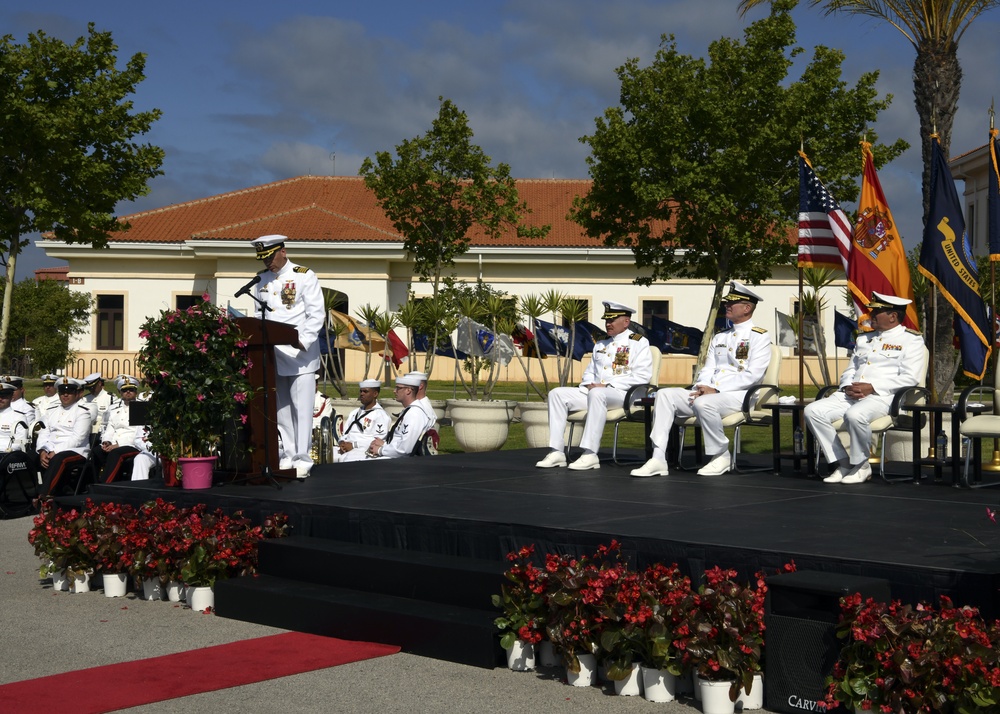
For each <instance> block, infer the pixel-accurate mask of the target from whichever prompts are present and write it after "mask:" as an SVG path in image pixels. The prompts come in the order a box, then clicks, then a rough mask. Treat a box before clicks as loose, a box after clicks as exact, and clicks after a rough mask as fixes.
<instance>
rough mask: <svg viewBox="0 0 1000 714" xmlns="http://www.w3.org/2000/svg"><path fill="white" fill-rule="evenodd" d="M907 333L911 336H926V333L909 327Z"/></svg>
mask: <svg viewBox="0 0 1000 714" xmlns="http://www.w3.org/2000/svg"><path fill="white" fill-rule="evenodd" d="M906 331H907V332H909V333H910V334H911V335H920V336H921V337H923V336H924V333H923V332H921V331H920V330H911V329H910V328H909V327H907V328H906Z"/></svg>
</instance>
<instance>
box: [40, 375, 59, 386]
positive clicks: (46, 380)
mask: <svg viewBox="0 0 1000 714" xmlns="http://www.w3.org/2000/svg"><path fill="white" fill-rule="evenodd" d="M57 379H59V375H58V374H43V375H42V384H55V383H56V380H57Z"/></svg>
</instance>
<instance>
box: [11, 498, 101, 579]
mask: <svg viewBox="0 0 1000 714" xmlns="http://www.w3.org/2000/svg"><path fill="white" fill-rule="evenodd" d="M39 507H40V511H39V514H38V515H37V516H35V518H34V521H33V525H32V528H31V530H30V531H29V532H28V542H29V543H31V544H32V545H33V546H34V547H35V554H36V555H38V556H39V557H40V558H41V559H42V567H41V569H40V570H39V577H42V578H44V577H45V576H46V575H52V582H53V587H54V588H55V589H63V588H62V587H61V584H60V585H57V583H61V581H62V578H63V577H65V579H66V581H67V582H68V585H69V588H70V590H72V591H73V592H78V593H80V592H89V591H90V576H91V575H93V573H94V568H95V567H96V562H97V561H96V556H95V551H96V544H95V537H94V531H93V529H92V528H91V523H90V519H89V518H87V516H86V514H85V512H81V511H78V510H77V509H75V508H71V509H67V510H60V509H59V508H58V506H56V504H55V502H54V501H52V500H51V499H48V500H44V501H42V502H41V503H40V504H39ZM91 507H92V504H91V501H90V499H87V501H86V502H85V506H84V509H85V510H86V509H89V508H91Z"/></svg>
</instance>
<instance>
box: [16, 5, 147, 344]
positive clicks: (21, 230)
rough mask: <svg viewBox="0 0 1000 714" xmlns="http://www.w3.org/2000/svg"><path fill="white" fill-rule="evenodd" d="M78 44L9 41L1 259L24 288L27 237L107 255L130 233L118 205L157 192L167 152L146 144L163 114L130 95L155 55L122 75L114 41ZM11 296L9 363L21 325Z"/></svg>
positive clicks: (92, 37)
mask: <svg viewBox="0 0 1000 714" xmlns="http://www.w3.org/2000/svg"><path fill="white" fill-rule="evenodd" d="M87 33H88V34H87V37H85V38H84V37H81V38H79V39H77V40H76V42H74V43H73V44H71V45H70V44H67V43H65V42H63V41H62V40H58V39H55V38H53V37H49V36H48V35H46V34H45V33H43V32H41V31H39V32H37V33H33V34H30V35H29V36H28V41H27V43H25V44H15V42H14V39H13V37H12V36H10V35H6V36H4V37H2V38H0V107H2V110H0V253H2V256H0V259H5V263H6V268H7V273H6V275H7V280H6V285H7V286H11V285H14V284H15V283H14V276H15V267H16V264H17V256H18V253H20V251H21V249H22V248H24V247H25V246H26V245H28V242H29V241H28V239H27V238H26V237H25V236H26V235H27V234H29V233H32V232H35V231H51V232H52V233H53V234H54V235H55V237H56V238H57V239H59V240H63V241H66V242H68V243H89V244H90V245H93V246H94V247H96V248H103V247H105V246H106V245H107V242H108V233H109V232H111V231H120V230H122V229H124V228H127V227H128V226H127V224H123V223H121V222H119V220H118V219H117V218H116V217H115V215H114V210H115V205H116V204H117V203H118V202H119V201H127V200H131V199H134V198H136V197H137V196H141V195H144V194H146V193H147V192H148V187H147V182H148V181H149V179H151V178H152V177H154V176H156V175H158V174H160V173H162V172H161V171H160V165H161V164H162V163H163V151H162V150H161V149H160V148H158V147H155V146H152V145H149V144H139V143H137V142H136V136H137V135H140V134H144V133H146V132H147V131H149V128H150V126H151V125H152V123H153V122H154V121H155V120H156V119H157V118H159V116H160V111H159V110H156V109H154V110H150V111H145V112H133V111H132V110H133V107H132V102H131V100H130V99H128V97H129V95H130V94H132V93H133V92H134V91H135V86H136V85H137V84H138V83H139V82H141V81H142V80H143V79H144V74H143V68H144V66H145V56H144V55H142V54H136V55H133V56H132V58H131V59H129V61H128V62H127V63H126V66H125V68H124V69H122V70H119V69H118V68H117V67H116V62H117V57H116V54H115V53H116V52H117V49H118V48H117V46H116V45H115V44H114V42H113V41H112V39H111V33H110V32H97V31H96V30H95V29H94V25H93V24H91V25H89V26H88V28H87ZM11 298H12V291H11V290H7V289H5V290H4V294H3V311H2V317H0V356H2V355H3V354H4V349H5V347H6V342H7V336H8V330H9V328H10V322H11Z"/></svg>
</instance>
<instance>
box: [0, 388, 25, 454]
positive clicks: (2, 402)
mask: <svg viewBox="0 0 1000 714" xmlns="http://www.w3.org/2000/svg"><path fill="white" fill-rule="evenodd" d="M14 392H15V388H14V385H13V384H9V383H7V382H0V453H4V454H6V453H9V452H11V451H24V450H25V445H26V444H27V443H28V439H29V431H28V422H26V421H24V419H22V418H21V415H20V414H19V413H18V412H16V411H14V410H13V409H12V408H11V406H10V403H11V401H12V400H13V399H14Z"/></svg>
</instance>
